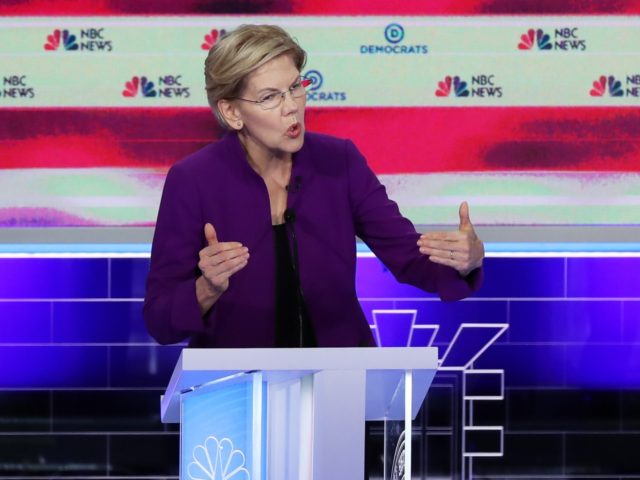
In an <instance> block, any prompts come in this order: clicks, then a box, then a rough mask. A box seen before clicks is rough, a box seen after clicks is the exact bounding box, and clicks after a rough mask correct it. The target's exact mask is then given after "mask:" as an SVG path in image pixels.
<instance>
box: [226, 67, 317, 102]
mask: <svg viewBox="0 0 640 480" xmlns="http://www.w3.org/2000/svg"><path fill="white" fill-rule="evenodd" d="M298 81H299V82H300V84H301V85H302V88H306V87H308V86H309V85H311V84H312V83H313V81H312V80H311V79H309V78H305V77H303V76H302V75H300V76H299V77H298V80H296V82H298ZM296 82H294V84H293V85H291V86H290V87H289V88H287V89H286V90H283V91H277V90H276V91H275V92H273V93H270V94H269V95H276V96H279V97H280V101H279V102H278V104H277V105H275V106H273V107H270V108H265V107H264V102H265V99H262V100H251V99H249V98H242V97H231V98H230V99H229V100H242V101H243V102H250V103H255V104H256V105H258V106H259V107H260V108H261V109H262V110H275V109H276V108H278V107H279V106H281V105H282V102H284V98H285V96H286V95H287V92H289V95H291V98H302V96H300V97H294V96H293V92H292V89H293V88H294V86H295V84H296Z"/></svg>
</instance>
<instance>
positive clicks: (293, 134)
mask: <svg viewBox="0 0 640 480" xmlns="http://www.w3.org/2000/svg"><path fill="white" fill-rule="evenodd" d="M300 133H302V125H300V123H298V122H296V123H294V124H293V125H291V126H290V127H289V128H287V136H288V137H289V138H298V137H299V136H300Z"/></svg>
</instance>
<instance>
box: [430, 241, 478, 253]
mask: <svg viewBox="0 0 640 480" xmlns="http://www.w3.org/2000/svg"><path fill="white" fill-rule="evenodd" d="M418 246H420V247H421V248H422V247H426V248H434V249H438V250H446V251H449V250H454V251H456V252H462V251H464V250H468V249H469V246H468V244H467V242H465V241H464V240H456V241H442V240H423V241H421V242H419V243H418Z"/></svg>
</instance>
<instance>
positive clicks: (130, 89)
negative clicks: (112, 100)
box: [122, 76, 158, 98]
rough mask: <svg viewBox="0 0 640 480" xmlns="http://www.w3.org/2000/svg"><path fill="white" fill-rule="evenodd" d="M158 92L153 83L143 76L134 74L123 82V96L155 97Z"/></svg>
mask: <svg viewBox="0 0 640 480" xmlns="http://www.w3.org/2000/svg"><path fill="white" fill-rule="evenodd" d="M157 95H158V92H157V91H156V89H155V85H154V83H153V82H152V81H150V80H149V79H148V78H147V77H145V76H140V77H138V76H134V77H131V80H129V81H127V82H125V84H124V90H123V91H122V96H123V97H129V98H131V97H156V96H157Z"/></svg>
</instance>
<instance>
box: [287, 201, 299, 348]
mask: <svg viewBox="0 0 640 480" xmlns="http://www.w3.org/2000/svg"><path fill="white" fill-rule="evenodd" d="M284 221H285V223H286V225H287V227H288V228H289V230H290V231H291V239H292V240H293V242H292V245H291V257H292V258H291V260H292V262H291V263H292V264H293V271H294V273H295V276H296V283H297V288H296V297H297V300H298V301H297V303H298V305H297V306H298V327H299V335H298V346H299V347H302V346H303V345H304V320H303V318H302V305H303V302H304V293H303V292H302V285H301V284H300V264H299V261H298V241H297V239H296V229H295V228H294V223H295V221H296V213H295V211H293V210H292V209H290V208H287V209H286V210H285V211H284Z"/></svg>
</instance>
